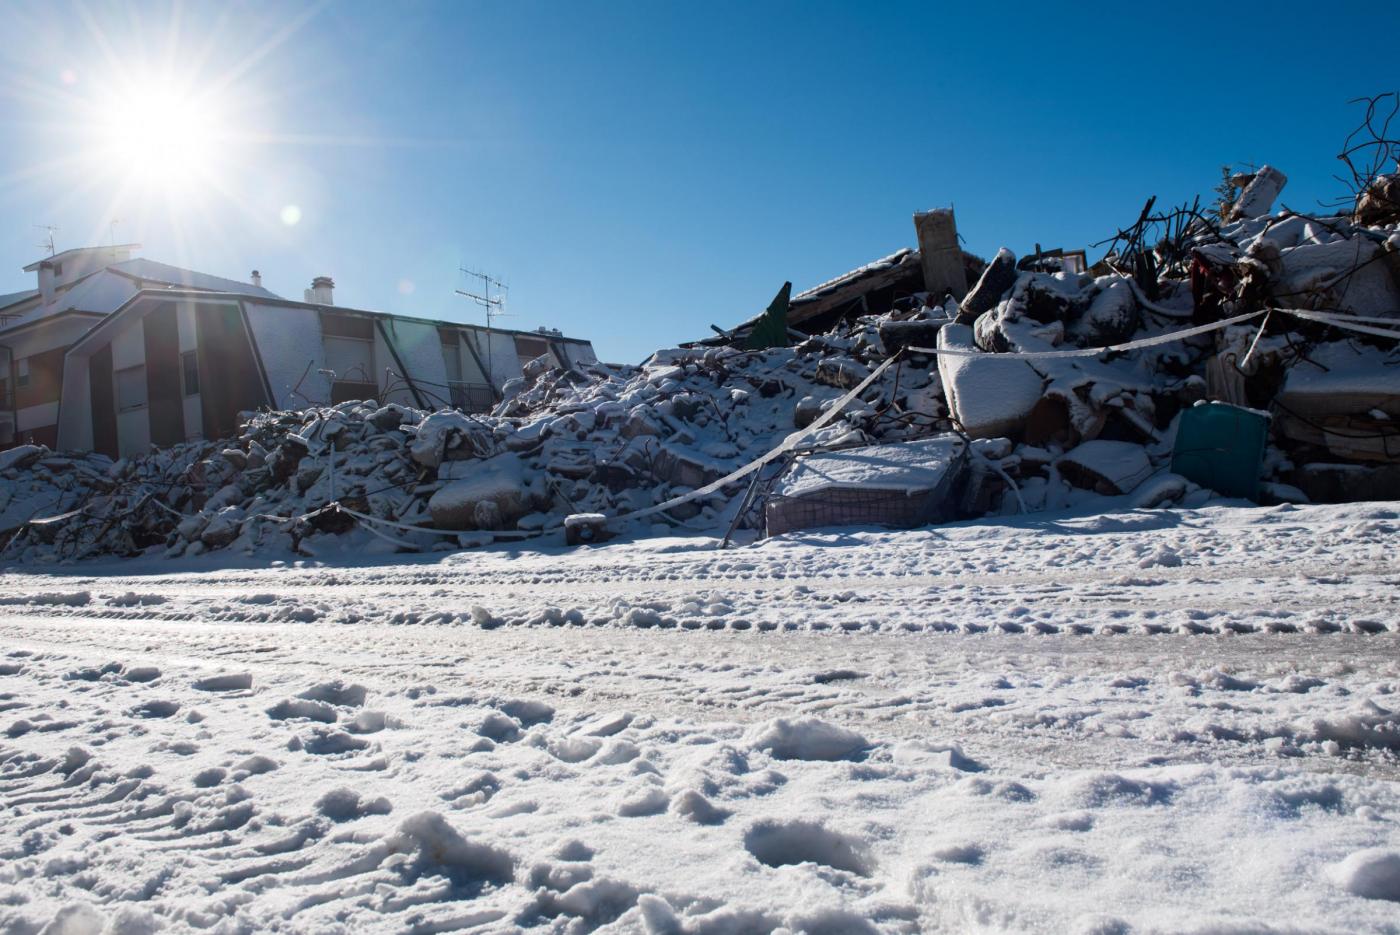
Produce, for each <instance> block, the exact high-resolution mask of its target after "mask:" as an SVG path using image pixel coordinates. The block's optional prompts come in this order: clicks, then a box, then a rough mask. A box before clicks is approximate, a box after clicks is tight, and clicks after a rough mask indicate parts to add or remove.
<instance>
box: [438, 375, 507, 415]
mask: <svg viewBox="0 0 1400 935" xmlns="http://www.w3.org/2000/svg"><path fill="white" fill-rule="evenodd" d="M447 391H448V393H449V395H450V396H451V402H452V408H453V409H460V410H462V411H463V412H490V411H491V410H492V409H493V408H495V405H496V393H495V391H494V390H493V389H491V387H490V386H489V385H488V384H485V383H463V382H461V381H456V380H453V381H448V384H447Z"/></svg>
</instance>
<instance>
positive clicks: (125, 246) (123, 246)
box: [24, 243, 141, 273]
mask: <svg viewBox="0 0 1400 935" xmlns="http://www.w3.org/2000/svg"><path fill="white" fill-rule="evenodd" d="M139 249H141V245H140V244H139V243H119V244H109V245H105V246H98V247H72V248H70V249H68V250H64V251H62V252H61V253H55V254H54V255H53V256H46V257H44V258H43V259H42V260H35V261H34V262H33V263H30V264H29V265H28V266H26V267H25V268H24V271H25V272H26V273H32V272H34V271H35V270H36V269H38V268H39V267H41V266H43V265H44V264H45V263H57V262H61V261H62V260H63V259H64V258H65V257H70V256H76V255H77V254H79V253H96V252H98V251H99V250H110V251H112V253H113V255H115V254H116V252H117V251H118V250H126V251H131V250H139Z"/></svg>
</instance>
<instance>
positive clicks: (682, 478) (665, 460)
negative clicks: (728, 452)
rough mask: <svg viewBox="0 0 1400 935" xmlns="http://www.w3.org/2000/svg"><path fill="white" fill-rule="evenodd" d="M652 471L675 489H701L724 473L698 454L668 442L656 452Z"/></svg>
mask: <svg viewBox="0 0 1400 935" xmlns="http://www.w3.org/2000/svg"><path fill="white" fill-rule="evenodd" d="M652 469H653V470H654V471H655V472H656V476H657V478H658V479H660V480H664V481H666V482H668V483H670V484H674V485H675V486H677V487H692V488H695V487H703V486H705V485H706V484H708V483H709V482H710V481H712V480H717V479H718V478H720V477H723V476H724V473H725V472H724V471H722V470H719V469H718V468H717V467H716V465H715V464H714V462H713V461H711V460H710V459H709V458H707V457H705V456H704V455H702V454H700V453H699V452H694V451H690V450H688V449H687V448H685V447H683V446H681V445H678V444H674V443H670V442H668V443H665V444H662V445H661V446H660V448H659V449H658V450H657V452H656V458H655V459H654V460H653V462H652Z"/></svg>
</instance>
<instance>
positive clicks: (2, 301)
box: [0, 289, 39, 309]
mask: <svg viewBox="0 0 1400 935" xmlns="http://www.w3.org/2000/svg"><path fill="white" fill-rule="evenodd" d="M38 294H39V290H38V289H24V290H22V291H20V292H11V293H8V294H7V295H0V309H6V308H9V307H10V306H11V305H18V304H19V303H21V302H27V301H29V300H30V299H32V298H34V297H35V296H36V295H38Z"/></svg>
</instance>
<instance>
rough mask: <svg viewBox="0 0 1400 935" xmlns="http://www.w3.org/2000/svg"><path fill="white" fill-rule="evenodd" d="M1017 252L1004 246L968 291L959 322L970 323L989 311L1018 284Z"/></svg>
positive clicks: (959, 315) (960, 308)
mask: <svg viewBox="0 0 1400 935" xmlns="http://www.w3.org/2000/svg"><path fill="white" fill-rule="evenodd" d="M1016 276H1017V272H1016V254H1014V253H1012V252H1011V251H1010V250H1008V249H1006V248H1005V247H1002V248H1001V249H1000V250H998V251H997V255H996V256H995V257H993V258H992V262H990V263H988V264H987V268H986V269H984V270H983V271H982V277H981V278H980V279H978V280H977V285H975V286H973V287H972V289H971V290H969V291H968V293H967V296H966V297H965V298H964V299H963V300H962V302H961V303H960V304H959V306H958V324H960V325H970V324H972V323H973V322H975V321H977V319H978V317H979V316H981V315H982V314H983V313H984V312H989V311H991V310H992V309H993V308H995V307H996V304H997V303H998V302H1000V301H1001V297H1002V296H1004V295H1005V294H1006V293H1007V292H1009V291H1011V287H1012V286H1014V285H1016Z"/></svg>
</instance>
